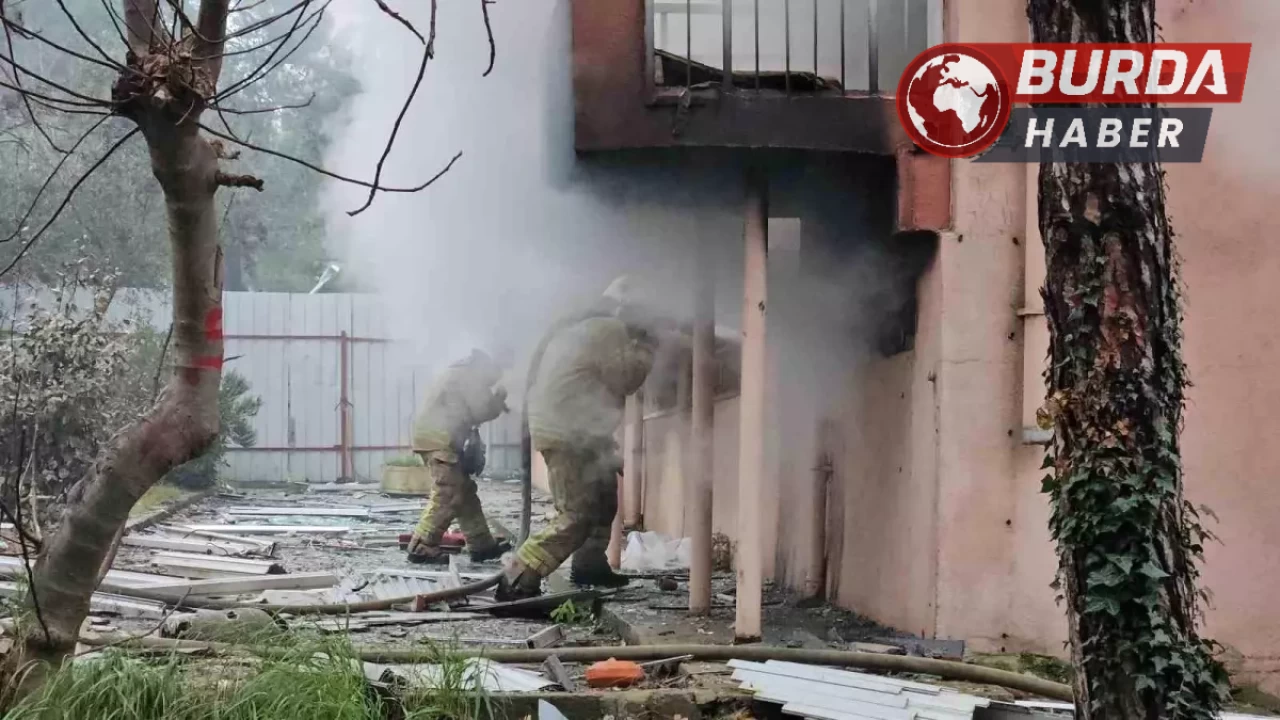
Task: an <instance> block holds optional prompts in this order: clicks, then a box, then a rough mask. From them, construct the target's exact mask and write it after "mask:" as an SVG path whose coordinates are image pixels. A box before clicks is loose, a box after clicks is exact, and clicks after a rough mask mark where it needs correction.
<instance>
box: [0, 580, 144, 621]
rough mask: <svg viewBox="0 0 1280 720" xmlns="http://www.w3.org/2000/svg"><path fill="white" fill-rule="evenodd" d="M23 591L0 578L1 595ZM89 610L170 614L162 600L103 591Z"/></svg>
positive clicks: (137, 614) (129, 614)
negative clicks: (144, 598)
mask: <svg viewBox="0 0 1280 720" xmlns="http://www.w3.org/2000/svg"><path fill="white" fill-rule="evenodd" d="M22 592H23V591H22V588H21V587H19V585H18V583H15V582H8V581H2V580H0V596H4V597H18V596H20V595H21V594H22ZM89 612H92V613H96V614H100V615H115V616H118V617H125V618H142V619H148V620H159V619H160V618H162V617H165V616H166V615H168V614H169V613H168V611H167V610H166V609H165V604H164V603H162V602H157V601H154V600H142V599H140V598H130V597H124V596H122V595H112V594H111V593H103V592H96V593H94V594H93V596H92V597H91V598H90V599H89Z"/></svg>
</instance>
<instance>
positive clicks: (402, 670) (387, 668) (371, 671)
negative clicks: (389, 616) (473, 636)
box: [364, 658, 555, 692]
mask: <svg viewBox="0 0 1280 720" xmlns="http://www.w3.org/2000/svg"><path fill="white" fill-rule="evenodd" d="M462 662H464V663H465V664H466V665H465V667H464V668H463V669H462V673H461V681H462V683H463V685H464V686H468V687H477V688H480V689H484V690H487V691H489V692H536V691H538V690H542V689H544V688H547V687H550V686H552V685H554V684H555V683H553V682H551V681H550V680H548V679H546V678H544V677H542V676H541V675H538V674H537V673H531V672H529V671H527V670H519V669H517V668H513V667H508V666H506V665H502V664H499V663H496V662H493V661H491V660H486V659H484V658H467V659H465V660H463V661H462ZM364 670H365V677H367V678H369V680H371V681H373V682H382V683H387V684H392V685H401V686H407V687H411V688H414V689H420V690H430V689H433V688H436V687H438V686H439V685H440V684H441V682H442V679H443V676H444V675H445V671H444V669H443V668H442V667H441V666H440V665H379V664H377V663H365V664H364ZM449 679H450V680H453V678H449ZM455 682H456V681H455Z"/></svg>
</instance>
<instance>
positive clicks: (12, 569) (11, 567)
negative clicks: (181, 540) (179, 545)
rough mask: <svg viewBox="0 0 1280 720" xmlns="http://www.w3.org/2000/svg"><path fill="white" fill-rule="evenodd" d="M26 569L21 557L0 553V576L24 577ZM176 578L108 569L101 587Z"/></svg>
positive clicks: (151, 583)
mask: <svg viewBox="0 0 1280 720" xmlns="http://www.w3.org/2000/svg"><path fill="white" fill-rule="evenodd" d="M26 574H27V569H26V566H25V565H24V564H23V561H22V558H20V557H10V556H7V555H0V577H20V578H24V579H25V578H26ZM174 580H177V578H174V577H170V576H168V575H153V574H151V573H141V572H131V571H129V570H108V571H107V576H106V578H105V581H104V582H103V587H106V586H107V584H108V583H109V584H111V585H114V586H116V587H122V588H141V587H154V586H158V585H164V584H167V583H171V582H173V581H174Z"/></svg>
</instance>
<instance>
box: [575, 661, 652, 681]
mask: <svg viewBox="0 0 1280 720" xmlns="http://www.w3.org/2000/svg"><path fill="white" fill-rule="evenodd" d="M642 680H644V670H643V669H642V668H641V667H640V666H639V665H637V664H636V663H633V662H631V661H630V660H615V659H613V658H609V659H608V660H601V661H600V662H598V663H595V664H593V665H592V666H591V667H589V668H587V685H589V686H591V687H593V688H617V687H630V686H632V685H635V684H636V683H638V682H640V681H642Z"/></svg>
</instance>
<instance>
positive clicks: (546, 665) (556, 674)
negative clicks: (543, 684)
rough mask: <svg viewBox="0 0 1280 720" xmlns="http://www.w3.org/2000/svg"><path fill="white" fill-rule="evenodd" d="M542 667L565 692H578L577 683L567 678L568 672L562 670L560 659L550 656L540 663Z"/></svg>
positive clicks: (562, 665) (562, 664)
mask: <svg viewBox="0 0 1280 720" xmlns="http://www.w3.org/2000/svg"><path fill="white" fill-rule="evenodd" d="M542 667H543V669H544V670H546V671H547V675H549V676H550V677H551V679H552V680H555V681H556V684H557V685H559V686H560V687H561V688H563V689H564V691H565V692H578V683H576V682H574V681H573V678H571V677H569V672H568V671H567V670H565V669H564V663H562V662H560V658H558V657H556V656H555V655H551V656H549V657H548V658H547V659H546V660H544V661H543V662H542Z"/></svg>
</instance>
